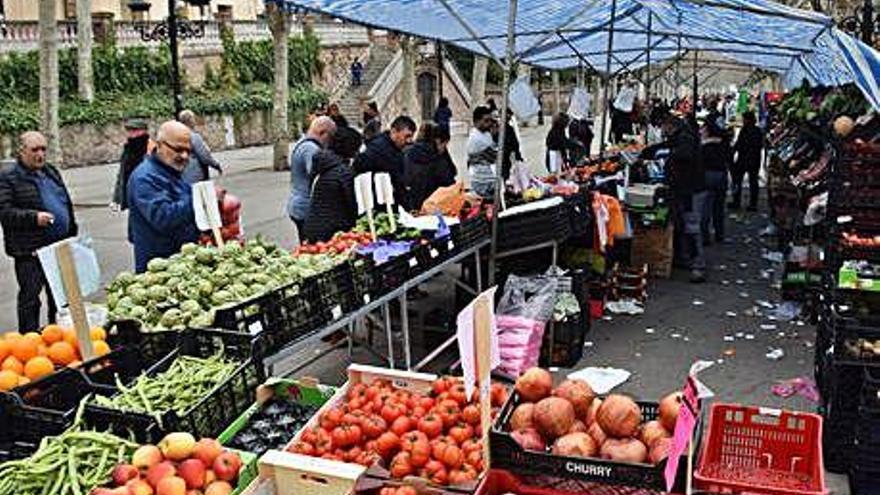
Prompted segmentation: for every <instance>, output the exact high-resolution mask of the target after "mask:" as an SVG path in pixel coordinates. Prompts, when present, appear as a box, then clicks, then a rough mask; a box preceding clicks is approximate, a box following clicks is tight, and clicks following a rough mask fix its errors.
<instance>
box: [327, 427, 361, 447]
mask: <svg viewBox="0 0 880 495" xmlns="http://www.w3.org/2000/svg"><path fill="white" fill-rule="evenodd" d="M361 436H362V435H361V427H360V426H357V425H340V426H337V427H336V428H333V432H332V438H333V445H334V446H335V447H339V448H343V447H348V446H350V445H357V444H359V443H360V442H361Z"/></svg>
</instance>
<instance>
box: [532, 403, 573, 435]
mask: <svg viewBox="0 0 880 495" xmlns="http://www.w3.org/2000/svg"><path fill="white" fill-rule="evenodd" d="M534 417H535V427H537V428H538V431H539V432H541V434H542V435H544V438H546V439H548V440H551V439H554V438H559V437H561V436H562V435H565V434H566V433H568V431H569V430H571V425H573V424H574V420H575V417H574V406H572V405H571V402H569V401H567V400H565V399H560V398H559V397H547V398H546V399H543V400H542V401H541V402H538V404H537V405H535V416H534Z"/></svg>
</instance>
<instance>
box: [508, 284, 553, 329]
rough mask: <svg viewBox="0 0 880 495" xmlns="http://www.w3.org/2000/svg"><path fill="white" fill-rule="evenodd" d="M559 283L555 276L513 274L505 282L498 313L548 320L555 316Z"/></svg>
mask: <svg viewBox="0 0 880 495" xmlns="http://www.w3.org/2000/svg"><path fill="white" fill-rule="evenodd" d="M557 285H558V281H557V279H556V278H555V277H544V276H538V277H520V276H518V275H511V276H510V277H508V278H507V282H506V283H505V284H504V293H503V294H502V295H501V300H500V301H499V302H498V308H497V311H496V313H497V314H499V315H508V316H524V317H527V318H531V319H534V320H538V321H542V322H547V321H548V320H550V318H551V317H552V316H553V306H554V305H555V304H556V287H557Z"/></svg>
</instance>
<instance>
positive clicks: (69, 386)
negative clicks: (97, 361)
mask: <svg viewBox="0 0 880 495" xmlns="http://www.w3.org/2000/svg"><path fill="white" fill-rule="evenodd" d="M115 391H116V389H115V388H113V387H106V386H100V385H98V386H94V385H91V384H90V383H89V382H88V380H86V378H85V375H83V374H82V373H81V372H80V371H78V370H75V369H72V368H63V369H61V370H59V371H57V372H55V373H54V374H52V375H49V376H47V377H45V378H42V379H40V380H37V381H34V382H32V383H29V384H27V385H24V386H21V387H18V388H16V389H15V391H14V392H11V393H0V410H2V412H0V417H2V418H3V421H0V450H2V451H5V452H7V453H6V454H5V455H8V456H18V454H20V453H25V455H27V453H26V451H27V450H28V448H29V447H28V446H30V445H33V446H34V450H36V446H37V445H39V443H40V440H42V439H43V437H46V436H51V435H59V434H61V433H62V432H63V431H64V430H66V429H67V428H68V427H69V426H70V425H71V424H72V423H73V420H74V417H75V416H76V410H77V407H79V404H80V401H82V399H83V398H84V397H86V396H87V395H89V394H90V393H96V394H102V395H111V394H113V393H114V392H115ZM4 446H6V447H4ZM2 455H3V454H0V456H2Z"/></svg>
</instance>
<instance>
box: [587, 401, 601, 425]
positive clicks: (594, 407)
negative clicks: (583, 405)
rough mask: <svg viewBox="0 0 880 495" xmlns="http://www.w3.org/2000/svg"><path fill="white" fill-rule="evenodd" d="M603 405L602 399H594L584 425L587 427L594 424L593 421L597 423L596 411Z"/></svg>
mask: <svg viewBox="0 0 880 495" xmlns="http://www.w3.org/2000/svg"><path fill="white" fill-rule="evenodd" d="M601 405H602V399H600V398H598V397H596V398H595V399H593V402H592V403H591V404H590V408H589V409H588V410H587V417H586V418H585V419H584V423H586V424H587V426H590V425H591V424H593V421H596V411H598V410H599V406H601Z"/></svg>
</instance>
